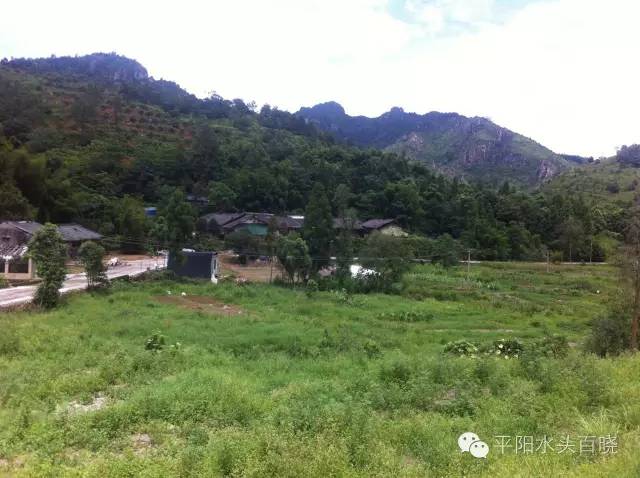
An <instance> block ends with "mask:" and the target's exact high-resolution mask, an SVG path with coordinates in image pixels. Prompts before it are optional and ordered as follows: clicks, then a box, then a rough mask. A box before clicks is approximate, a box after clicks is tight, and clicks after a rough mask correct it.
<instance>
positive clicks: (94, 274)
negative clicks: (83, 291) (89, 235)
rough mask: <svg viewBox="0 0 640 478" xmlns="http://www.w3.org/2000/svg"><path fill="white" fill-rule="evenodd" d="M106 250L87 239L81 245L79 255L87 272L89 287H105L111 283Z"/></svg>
mask: <svg viewBox="0 0 640 478" xmlns="http://www.w3.org/2000/svg"><path fill="white" fill-rule="evenodd" d="M104 254H105V250H104V247H102V246H101V245H99V244H96V243H95V242H93V241H87V242H85V243H83V244H82V245H81V246H80V249H79V250H78V256H79V257H80V262H81V263H82V265H83V266H84V270H85V272H86V274H87V284H88V286H89V289H93V288H97V287H103V286H106V285H107V284H108V283H109V279H108V278H107V274H106V270H105V267H104V263H103V260H104Z"/></svg>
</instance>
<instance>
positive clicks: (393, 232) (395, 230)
mask: <svg viewBox="0 0 640 478" xmlns="http://www.w3.org/2000/svg"><path fill="white" fill-rule="evenodd" d="M380 233H381V234H384V235H386V236H395V237H404V236H406V235H407V233H406V232H404V231H403V230H402V228H401V227H400V226H396V225H395V224H390V225H388V226H385V227H383V228H382V229H380Z"/></svg>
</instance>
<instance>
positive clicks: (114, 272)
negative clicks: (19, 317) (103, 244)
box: [0, 257, 164, 308]
mask: <svg viewBox="0 0 640 478" xmlns="http://www.w3.org/2000/svg"><path fill="white" fill-rule="evenodd" d="M163 268H164V258H161V257H160V258H149V259H143V260H137V261H127V262H124V263H123V264H121V265H119V266H115V267H112V268H109V269H108V270H107V277H109V279H115V278H117V277H123V276H130V277H135V276H137V275H140V274H142V273H143V272H146V271H147V270H153V269H163ZM37 287H38V286H37V285H25V286H20V287H9V288H7V289H0V308H3V307H12V306H16V305H20V304H26V303H27V302H31V300H32V299H33V295H34V294H35V291H36V288H37ZM86 288H87V276H86V274H85V273H84V272H83V273H81V274H68V275H67V278H66V280H65V281H64V284H63V285H62V288H61V289H60V292H62V293H63V294H64V293H66V292H70V291H72V290H80V289H86Z"/></svg>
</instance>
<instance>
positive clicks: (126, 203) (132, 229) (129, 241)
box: [115, 196, 147, 252]
mask: <svg viewBox="0 0 640 478" xmlns="http://www.w3.org/2000/svg"><path fill="white" fill-rule="evenodd" d="M115 214H116V220H115V223H116V231H117V232H118V234H119V235H120V238H121V241H120V247H121V248H122V250H123V251H124V252H138V251H141V250H143V249H144V243H145V240H146V229H147V218H146V216H145V215H144V207H143V205H142V202H140V201H139V200H138V199H136V198H134V197H132V196H125V197H123V198H122V199H120V200H118V201H116V206H115Z"/></svg>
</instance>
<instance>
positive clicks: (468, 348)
mask: <svg viewBox="0 0 640 478" xmlns="http://www.w3.org/2000/svg"><path fill="white" fill-rule="evenodd" d="M444 351H445V353H448V354H451V355H457V356H458V357H474V356H475V355H476V354H477V353H478V347H477V346H476V345H475V344H473V343H471V342H469V341H467V340H456V341H454V342H448V343H447V344H446V345H445V346H444Z"/></svg>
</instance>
